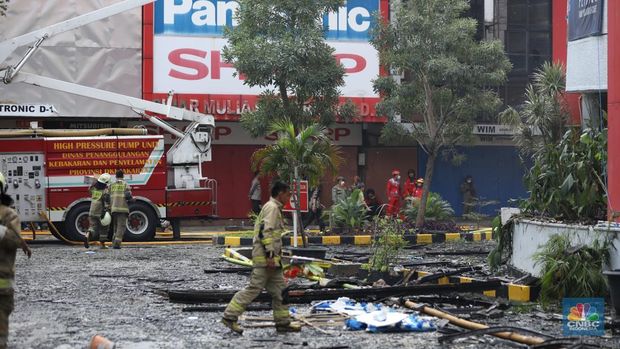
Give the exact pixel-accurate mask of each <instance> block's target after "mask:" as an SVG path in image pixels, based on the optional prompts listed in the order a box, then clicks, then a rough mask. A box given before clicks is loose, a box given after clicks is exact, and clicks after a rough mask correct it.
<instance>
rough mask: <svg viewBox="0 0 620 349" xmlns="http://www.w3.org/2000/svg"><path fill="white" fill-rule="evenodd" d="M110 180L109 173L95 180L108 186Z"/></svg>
mask: <svg viewBox="0 0 620 349" xmlns="http://www.w3.org/2000/svg"><path fill="white" fill-rule="evenodd" d="M110 179H111V176H110V174H109V173H102V174H101V176H99V178H98V179H97V182H99V183H103V184H108V183H110Z"/></svg>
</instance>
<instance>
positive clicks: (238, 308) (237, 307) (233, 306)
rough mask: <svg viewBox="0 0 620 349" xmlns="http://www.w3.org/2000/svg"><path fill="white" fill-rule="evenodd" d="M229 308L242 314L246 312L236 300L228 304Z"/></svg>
mask: <svg viewBox="0 0 620 349" xmlns="http://www.w3.org/2000/svg"><path fill="white" fill-rule="evenodd" d="M228 306H229V307H230V309H231V310H233V311H237V312H241V313H242V312H243V311H244V310H245V308H244V307H243V306H241V304H239V303H237V302H236V301H235V300H234V299H233V300H231V301H230V304H228Z"/></svg>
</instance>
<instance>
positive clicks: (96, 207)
mask: <svg viewBox="0 0 620 349" xmlns="http://www.w3.org/2000/svg"><path fill="white" fill-rule="evenodd" d="M110 179H111V176H110V174H109V173H102V174H101V176H99V178H97V182H95V184H93V185H91V186H90V189H89V190H90V200H91V201H90V211H88V221H89V223H90V225H89V227H88V233H87V234H86V239H85V240H84V247H86V248H89V247H90V242H91V241H95V240H99V242H100V243H101V248H102V249H106V248H107V247H106V246H105V240H106V238H107V237H108V233H107V227H108V225H107V224H105V225H104V224H102V219H107V217H105V215H106V213H107V211H106V207H107V206H108V204H109V201H110V195H109V193H108V183H110ZM108 215H109V214H108ZM104 223H105V222H104ZM108 224H109V223H108Z"/></svg>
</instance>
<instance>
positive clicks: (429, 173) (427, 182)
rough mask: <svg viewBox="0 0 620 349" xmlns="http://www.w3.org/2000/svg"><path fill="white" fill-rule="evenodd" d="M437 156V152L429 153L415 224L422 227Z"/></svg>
mask: <svg viewBox="0 0 620 349" xmlns="http://www.w3.org/2000/svg"><path fill="white" fill-rule="evenodd" d="M435 158H437V152H431V153H429V154H428V159H427V160H426V174H425V175H424V186H423V187H422V188H423V189H422V190H423V193H422V200H421V201H420V208H419V209H418V216H417V217H416V219H415V226H416V228H418V229H421V228H422V226H423V225H424V215H425V214H426V202H427V201H428V192H429V189H430V187H431V179H432V178H433V171H434V170H435Z"/></svg>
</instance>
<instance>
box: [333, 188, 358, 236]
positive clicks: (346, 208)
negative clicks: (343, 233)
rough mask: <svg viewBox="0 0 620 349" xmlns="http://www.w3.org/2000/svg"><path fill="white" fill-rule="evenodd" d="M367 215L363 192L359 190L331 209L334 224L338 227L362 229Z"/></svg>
mask: <svg viewBox="0 0 620 349" xmlns="http://www.w3.org/2000/svg"><path fill="white" fill-rule="evenodd" d="M366 214H367V211H366V206H365V205H364V202H363V196H362V191H361V190H359V189H355V190H353V192H352V193H351V195H349V196H348V197H347V198H346V199H345V200H341V201H340V202H337V203H336V204H334V205H333V206H332V208H331V219H332V222H333V223H334V224H335V225H336V226H338V227H344V228H349V229H360V228H361V227H362V225H363V224H364V220H365V219H366Z"/></svg>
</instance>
